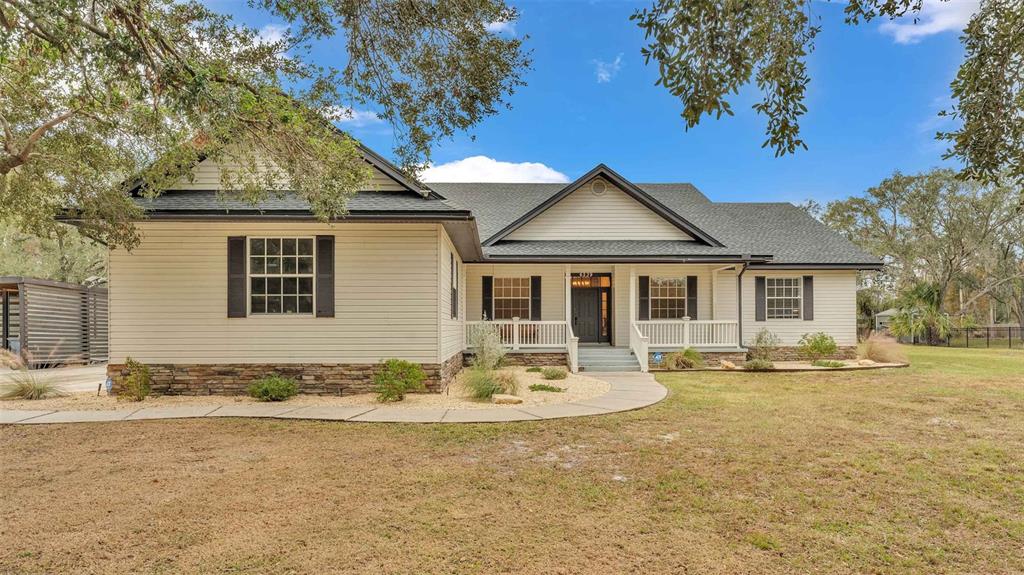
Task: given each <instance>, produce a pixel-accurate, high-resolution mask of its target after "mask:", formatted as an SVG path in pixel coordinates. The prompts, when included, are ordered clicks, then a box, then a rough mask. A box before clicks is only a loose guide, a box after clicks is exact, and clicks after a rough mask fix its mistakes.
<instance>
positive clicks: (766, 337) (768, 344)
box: [747, 328, 779, 363]
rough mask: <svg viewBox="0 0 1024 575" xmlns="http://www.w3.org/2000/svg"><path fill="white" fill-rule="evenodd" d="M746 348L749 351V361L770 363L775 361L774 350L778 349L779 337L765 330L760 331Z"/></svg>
mask: <svg viewBox="0 0 1024 575" xmlns="http://www.w3.org/2000/svg"><path fill="white" fill-rule="evenodd" d="M747 347H748V348H749V349H750V359H761V360H764V361H767V362H769V363H771V361H772V360H774V359H775V350H776V349H778V347H779V336H777V335H775V334H774V333H772V331H771V330H769V329H767V328H766V329H762V330H761V331H759V332H757V335H755V336H754V339H753V340H752V341H751V342H750V345H748V346H747Z"/></svg>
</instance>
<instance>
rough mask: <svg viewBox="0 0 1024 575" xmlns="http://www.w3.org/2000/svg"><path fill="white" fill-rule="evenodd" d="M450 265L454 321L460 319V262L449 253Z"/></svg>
mask: <svg viewBox="0 0 1024 575" xmlns="http://www.w3.org/2000/svg"><path fill="white" fill-rule="evenodd" d="M448 256H449V261H450V263H449V265H450V266H451V273H450V274H449V275H450V278H449V281H451V283H452V286H451V308H452V309H451V316H452V319H458V317H459V262H457V261H455V254H454V253H449V254H448Z"/></svg>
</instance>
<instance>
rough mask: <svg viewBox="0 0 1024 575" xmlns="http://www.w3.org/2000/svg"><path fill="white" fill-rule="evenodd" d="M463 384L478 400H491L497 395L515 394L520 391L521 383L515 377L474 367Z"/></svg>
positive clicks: (467, 371) (468, 372) (469, 370)
mask: <svg viewBox="0 0 1024 575" xmlns="http://www.w3.org/2000/svg"><path fill="white" fill-rule="evenodd" d="M465 373H466V375H465V379H464V380H463V384H464V385H465V386H466V389H468V390H469V395H470V396H471V397H474V398H476V399H490V398H491V396H493V395H494V394H495V393H510V394H513V395H514V394H515V393H516V392H518V391H519V382H518V381H517V380H516V377H515V375H513V374H511V373H507V372H498V371H493V370H487V369H480V368H478V367H472V368H470V369H468V370H466V372H465Z"/></svg>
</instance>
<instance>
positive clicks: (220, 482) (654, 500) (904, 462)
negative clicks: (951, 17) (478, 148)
mask: <svg viewBox="0 0 1024 575" xmlns="http://www.w3.org/2000/svg"><path fill="white" fill-rule="evenodd" d="M910 353H911V360H912V362H913V364H914V365H913V367H911V368H908V369H898V370H885V371H866V372H844V373H827V372H826V373H822V372H813V373H803V374H792V373H789V374H774V375H765V374H740V373H708V372H701V373H684V374H671V375H662V376H659V377H660V379H661V381H662V382H663V383H665V384H666V385H667V386H668V387H669V388H670V390H671V393H670V395H669V397H668V399H666V400H665V401H664V402H662V403H660V404H658V405H656V406H653V407H651V408H648V409H644V410H641V411H636V412H629V413H624V414H618V415H611V416H604V417H595V418H581V419H570V420H561V421H550V422H541V423H519V424H512V425H430V426H419V425H391V424H386V425H381V424H351V423H348V424H346V423H320V422H303V421H287V422H284V421H268V420H222V421H209V420H203V421H151V422H122V423H115V424H88V425H69V426H40V427H28V426H23V427H12V426H5V427H3V428H0V467H2V469H0V492H2V493H3V497H2V498H0V517H2V518H3V519H2V521H0V541H3V545H0V573H6V572H14V573H71V572H89V573H119V574H120V573H129V572H131V573H487V574H490V573H622V572H644V573H900V574H902V573H1020V572H1024V353H1022V352H1019V351H1016V352H1011V351H997V350H980V349H969V350H964V349H943V348H912V349H911V350H910Z"/></svg>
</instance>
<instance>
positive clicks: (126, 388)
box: [117, 357, 153, 401]
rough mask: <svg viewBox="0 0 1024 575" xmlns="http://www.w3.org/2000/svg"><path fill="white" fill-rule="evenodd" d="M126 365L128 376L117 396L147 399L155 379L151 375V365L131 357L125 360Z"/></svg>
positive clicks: (138, 399)
mask: <svg viewBox="0 0 1024 575" xmlns="http://www.w3.org/2000/svg"><path fill="white" fill-rule="evenodd" d="M124 366H125V367H126V368H127V369H128V377H126V378H124V384H123V385H122V386H121V390H120V391H119V392H118V393H117V398H118V399H124V400H127V401H142V400H143V399H146V398H147V397H148V396H149V392H150V385H151V384H152V381H153V380H152V378H151V377H150V375H149V366H148V365H146V364H144V363H139V362H137V361H135V360H134V359H132V358H130V357H129V358H128V359H126V360H124Z"/></svg>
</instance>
